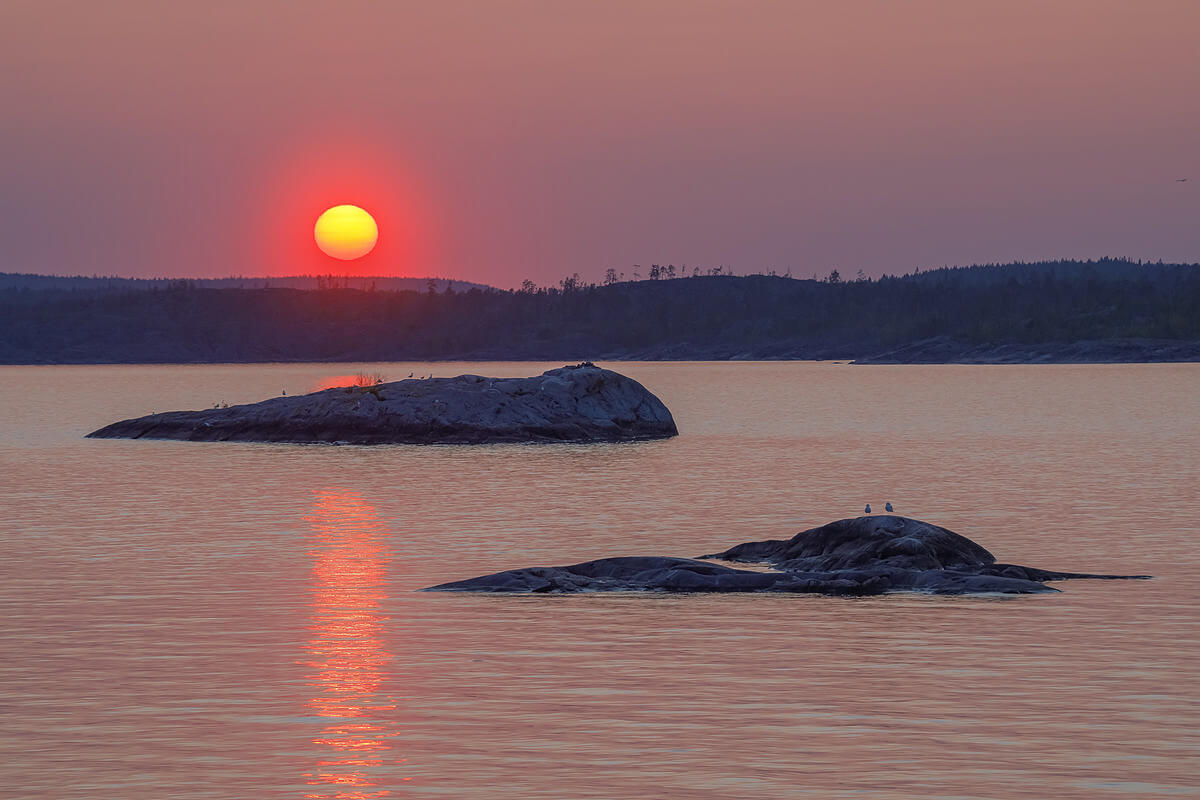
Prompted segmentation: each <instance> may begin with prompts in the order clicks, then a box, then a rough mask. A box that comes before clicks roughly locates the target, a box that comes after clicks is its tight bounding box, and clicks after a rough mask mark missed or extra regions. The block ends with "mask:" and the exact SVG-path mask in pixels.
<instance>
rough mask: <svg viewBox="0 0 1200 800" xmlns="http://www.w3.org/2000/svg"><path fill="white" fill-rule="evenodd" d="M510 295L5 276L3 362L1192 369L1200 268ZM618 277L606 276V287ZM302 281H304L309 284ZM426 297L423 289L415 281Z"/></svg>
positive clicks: (932, 274)
mask: <svg viewBox="0 0 1200 800" xmlns="http://www.w3.org/2000/svg"><path fill="white" fill-rule="evenodd" d="M650 272H651V275H657V276H658V277H656V278H651V279H650V280H638V281H626V282H622V281H619V280H617V279H616V277H614V276H611V275H610V276H608V277H607V278H606V282H605V283H604V284H603V285H596V284H586V283H582V282H581V281H580V280H578V278H577V276H572V277H571V278H565V279H563V280H562V281H560V283H559V286H557V287H537V286H534V285H533V284H532V283H528V282H527V283H528V285H525V286H523V288H522V289H521V290H513V291H504V290H499V289H492V288H488V287H482V288H481V287H478V286H471V287H469V288H467V289H466V290H465V291H463V290H461V288H456V287H455V286H454V285H439V284H438V283H437V282H436V280H428V281H427V282H426V285H425V286H423V287H412V288H407V289H396V288H383V287H380V286H378V285H368V287H367V288H365V289H364V288H356V287H354V286H349V287H347V286H346V285H345V284H344V283H343V282H339V281H329V280H327V279H320V278H304V279H303V280H305V281H315V282H317V287H318V288H295V287H274V286H273V287H271V288H267V287H265V286H264V287H261V288H245V287H235V286H216V287H214V286H206V285H203V284H196V283H194V282H190V281H178V282H175V283H171V284H168V285H166V286H145V285H142V284H139V287H140V288H137V289H129V288H127V287H121V286H117V287H111V288H110V287H108V286H107V285H105V286H102V287H101V286H81V287H71V288H62V287H57V286H55V287H50V288H46V287H42V288H37V287H36V286H30V285H29V283H30V281H33V282H34V283H36V280H35V279H36V276H12V275H9V276H3V275H0V279H5V280H10V281H15V282H16V283H15V284H13V285H8V286H5V285H4V280H0V363H4V364H155V363H158V364H220V363H250V364H263V363H297V362H325V363H344V362H395V361H516V360H521V361H549V362H553V361H558V362H560V363H568V362H579V361H731V360H734V361H750V360H755V361H835V360H836V361H853V362H855V363H857V364H1049V363H1061V364H1110V363H1161V362H1196V361H1200V264H1146V263H1140V262H1133V261H1129V260H1124V259H1104V260H1101V261H1095V262H1090V261H1088V262H1081V261H1059V262H1043V263H1038V264H1008V265H994V266H979V267H969V268H962V269H942V270H932V271H929V272H914V273H912V274H910V275H904V276H901V277H891V276H884V277H882V278H878V279H868V278H865V277H864V278H859V279H855V280H851V281H847V280H844V279H842V278H841V277H840V276H839V275H838V274H837V271H836V270H834V271H832V272H831V273H830V275H829V276H828V277H827V278H825V279H822V280H807V279H795V278H791V277H788V276H779V275H744V276H735V275H728V274H723V273H717V272H716V271H715V270H714V271H713V272H712V273H710V274H707V275H704V274H693V275H689V276H687V277H671V276H672V275H678V271H676V270H675V269H674V268H673V267H672V266H670V265H668V267H667V269H666V272H665V274H666V275H667V277H665V278H664V277H662V276H663V274H664V271H663V269H662V268H661V267H660V266H658V265H652V267H651V271H650ZM609 278H611V280H609ZM306 285H307V284H306ZM418 288H420V290H419V291H417V290H416V289H418Z"/></svg>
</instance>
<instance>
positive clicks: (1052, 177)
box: [0, 0, 1200, 286]
mask: <svg viewBox="0 0 1200 800" xmlns="http://www.w3.org/2000/svg"><path fill="white" fill-rule="evenodd" d="M0 103H2V105H3V116H2V118H0V119H2V120H3V124H2V125H0V154H2V155H0V204H2V206H0V243H2V248H0V257H2V261H0V271H6V272H43V273H54V274H88V275H90V274H93V273H95V274H116V275H129V276H151V275H159V276H197V277H200V276H224V275H231V274H243V275H260V274H264V275H271V274H295V273H313V272H329V271H333V272H339V271H345V269H346V265H345V264H344V263H343V262H335V261H333V260H332V259H330V258H328V257H327V256H323V255H322V254H321V253H320V252H319V251H318V250H317V249H316V247H315V245H314V244H313V241H312V235H311V231H312V224H313V222H314V221H315V219H316V216H317V214H319V213H320V211H322V210H323V209H324V208H326V207H328V206H331V205H336V204H339V203H356V204H358V205H362V206H364V207H366V208H368V209H369V210H371V211H372V212H373V213H375V215H376V217H377V218H378V221H379V225H380V244H379V247H378V248H377V250H376V251H375V252H374V253H373V254H372V255H370V256H368V257H367V258H366V259H364V260H362V261H359V262H353V264H352V271H353V272H356V273H371V274H392V275H419V276H423V275H427V274H438V275H443V276H453V277H458V278H463V279H466V280H475V281H482V282H487V283H492V284H496V285H501V286H511V285H514V284H519V283H520V281H521V280H522V279H524V278H530V279H532V280H534V281H536V282H538V283H549V282H554V281H556V280H557V279H558V278H560V277H562V276H563V275H566V274H570V273H573V272H579V273H581V275H583V276H584V277H585V278H587V279H590V280H598V279H599V278H600V277H601V274H602V273H603V270H604V269H605V268H606V267H614V268H616V269H618V270H620V271H625V272H627V273H629V272H632V268H631V266H630V265H632V264H642V265H649V264H651V263H655V262H658V263H663V264H666V263H668V262H670V263H674V264H676V265H679V264H684V263H686V264H688V265H689V266H705V267H708V266H713V265H717V264H727V265H731V266H732V267H733V268H734V269H735V270H736V271H738V272H749V271H758V270H760V269H772V268H773V269H777V270H778V271H780V272H783V271H784V270H786V269H789V268H790V269H791V270H792V272H793V274H796V275H800V276H805V277H807V276H809V275H811V274H812V273H819V274H821V275H824V274H826V273H827V272H828V271H829V269H830V268H832V267H837V268H838V269H840V270H841V271H842V272H843V274H853V273H854V272H855V271H856V270H858V269H862V270H863V271H865V272H866V273H867V274H870V275H879V274H881V273H884V272H892V273H900V272H907V271H911V270H912V268H914V267H922V268H925V267H934V266H941V265H944V264H968V263H975V262H995V261H1010V260H1014V259H1026V260H1031V259H1041V258H1060V257H1076V258H1087V257H1098V256H1103V255H1118V256H1121V255H1123V256H1130V257H1133V258H1145V259H1155V260H1156V259H1160V258H1161V259H1163V260H1167V261H1200V2H1197V1H1196V0H1180V1H1179V2H1165V1H1160V0H1137V1H1136V2H1135V1H1134V0H1129V1H1128V2H1106V1H1105V0H1040V2H1016V1H1014V0H1003V1H1002V2H990V0H970V1H969V2H964V1H963V0H947V1H945V2H942V1H941V0H938V1H937V2H934V1H933V0H924V1H920V0H912V1H910V2H900V1H899V0H896V2H856V1H854V0H837V1H836V2H834V0H827V1H826V2H819V3H806V2H800V1H799V0H792V1H791V2H752V1H751V0H742V1H741V2H705V0H662V1H661V2H651V1H646V2H612V1H611V0H610V1H609V2H594V3H583V2H572V1H571V0H551V1H548V2H519V1H517V0H513V1H510V2H472V3H460V2H453V1H452V0H437V2H411V3H409V2H398V1H397V2H350V1H348V0H340V2H329V3H323V2H310V1H308V0H292V1H291V2H279V3H275V2H197V3H163V2H124V1H122V0H105V2H95V3H88V2H66V3H62V2H52V1H51V0H5V2H4V3H3V8H2V9H0ZM1184 177H1187V178H1190V180H1189V181H1188V182H1186V183H1181V182H1178V181H1177V179H1179V178H1184ZM643 272H644V270H643Z"/></svg>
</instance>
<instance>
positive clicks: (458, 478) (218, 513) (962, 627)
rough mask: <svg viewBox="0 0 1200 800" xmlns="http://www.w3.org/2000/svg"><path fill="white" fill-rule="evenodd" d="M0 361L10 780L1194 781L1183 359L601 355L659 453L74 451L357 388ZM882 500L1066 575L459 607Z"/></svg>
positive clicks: (86, 783)
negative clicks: (665, 434) (647, 400)
mask: <svg viewBox="0 0 1200 800" xmlns="http://www.w3.org/2000/svg"><path fill="white" fill-rule="evenodd" d="M557 366H561V364H558V363H554V364H541V363H538V364H530V363H485V364H471V363H453V364H271V365H203V366H61V367H12V366H8V367H0V489H2V494H0V496H2V498H3V501H2V502H3V503H4V511H5V513H4V514H3V515H2V521H0V544H2V545H3V548H4V552H5V553H7V557H6V558H5V559H4V560H3V562H2V563H0V604H2V613H3V620H4V624H3V628H2V630H0V656H2V658H0V709H2V710H3V722H4V724H3V726H2V728H0V742H2V743H3V744H2V747H0V794H5V795H8V796H13V797H21V798H26V799H28V798H55V800H72V799H74V798H81V799H82V798H101V797H107V798H167V797H171V798H174V797H181V798H185V797H186V798H249V797H254V798H354V799H357V800H365V799H366V798H382V797H388V798H398V797H416V798H424V797H429V798H435V797H446V798H476V797H479V798H484V797H489V798H490V797H494V796H512V797H520V798H539V799H541V798H544V799H545V800H564V798H596V799H597V800H601V799H604V800H611V799H614V798H660V797H662V798H667V797H671V798H705V799H707V798H712V799H713V800H716V799H717V798H722V799H724V798H763V799H764V800H766V799H767V798H770V799H771V800H775V799H776V798H806V797H811V798H822V799H824V800H829V799H835V800H840V799H841V798H863V797H869V798H914V799H916V798H922V799H924V798H946V799H947V800H948V799H949V798H954V799H955V800H962V799H964V798H1011V797H1054V798H1088V799H1089V800H1094V798H1158V797H1164V798H1165V797H1200V692H1198V690H1200V677H1198V670H1197V663H1200V649H1198V648H1197V642H1198V641H1200V580H1198V578H1197V572H1198V568H1200V530H1197V524H1196V521H1195V520H1196V514H1197V505H1200V491H1198V490H1197V487H1198V486H1200V364H1147V365H1112V366H1105V365H1087V366H1079V365H1062V366H1055V365H1036V366H953V365H949V366H870V367H868V366H851V365H845V364H834V363H794V362H793V363H789V362H760V363H613V364H604V366H608V367H610V368H615V369H617V370H618V371H621V372H624V373H625V374H628V375H630V376H632V377H634V378H636V379H637V380H639V381H641V382H642V383H644V384H645V385H646V387H647V388H649V389H650V390H651V391H653V392H654V393H656V394H657V395H658V396H659V397H660V398H662V400H663V401H664V402H665V403H666V404H667V406H668V407H669V408H671V410H672V412H673V413H674V415H675V419H676V422H677V423H678V425H679V430H680V436H679V437H677V438H674V439H670V440H665V441H656V442H643V443H632V444H604V445H540V446H530V445H496V446H475V447H469V446H443V447H419V446H380V447H334V446H297V445H270V444H230V443H190V442H160V441H120V440H90V439H84V438H83V436H84V434H86V433H87V432H89V431H91V430H93V429H95V428H98V427H100V426H102V425H104V424H107V423H109V422H112V421H115V420H118V419H122V418H125V417H132V416H138V415H142V414H147V413H150V412H153V411H166V410H174V409H189V408H205V407H211V406H212V405H214V404H216V403H230V404H235V403H244V402H252V401H256V400H260V399H264V398H266V397H270V396H274V395H278V394H279V393H280V392H281V391H287V393H288V394H298V393H302V392H305V391H311V390H313V389H316V388H318V387H319V386H321V385H328V383H329V382H330V381H331V380H336V379H337V376H340V375H347V374H349V375H352V374H354V373H356V372H358V371H360V370H363V371H367V372H381V373H383V374H384V375H385V376H387V377H388V378H389V379H399V378H402V377H406V376H407V375H408V374H409V373H410V372H416V373H417V374H418V375H420V374H426V373H428V372H430V371H432V372H433V374H435V375H437V376H439V377H448V376H452V375H457V374H461V373H478V374H486V375H501V376H516V375H531V374H537V373H539V372H541V371H542V370H545V369H549V368H552V367H557ZM885 501H891V502H893V503H894V504H895V506H896V512H897V513H899V514H904V515H907V516H912V517H916V518H919V519H924V520H927V521H929V522H933V523H936V524H939V525H943V526H945V527H948V528H950V529H952V530H955V531H957V532H959V533H962V534H964V535H966V536H968V537H970V538H972V539H974V540H975V541H977V542H979V543H980V544H982V545H983V546H985V547H987V548H988V549H989V550H991V551H992V552H993V553H994V554H996V556H997V558H998V559H999V560H1001V561H1007V562H1012V563H1018V564H1027V565H1031V566H1035V567H1041V568H1047V569H1056V570H1066V571H1087V572H1110V573H1131V572H1132V573H1149V574H1153V575H1154V576H1155V579H1154V580H1152V581H1068V582H1063V583H1056V584H1052V585H1053V586H1056V587H1057V588H1060V589H1061V590H1062V593H1061V594H1052V595H1029V596H1009V597H990V596H989V597H935V596H918V595H885V596H880V597H866V598H831V597H820V596H807V595H798V596H783V595H741V596H731V595H722V596H699V595H633V594H620V595H603V594H594V595H574V596H557V597H555V596H475V595H454V594H442V593H418V592H416V591H415V590H416V589H419V588H421V587H425V586H430V585H433V584H437V583H442V582H445V581H451V580H457V579H461V578H467V577H471V576H474V575H479V574H483V573H488V572H494V571H497V570H500V569H509V568H515V567H522V566H533V565H552V564H570V563H575V562H578V561H584V560H588V559H592V558H599V557H604V556H612V555H634V554H651V555H680V556H694V555H697V554H700V553H707V552H714V551H717V550H722V549H725V548H726V547H729V546H731V545H733V544H736V543H739V542H743V541H747V540H752V539H766V538H785V537H788V536H791V535H793V534H794V533H796V532H797V531H799V530H802V529H804V528H807V527H814V526H816V525H820V524H823V523H825V522H829V521H832V520H834V519H839V518H843V517H849V516H856V515H858V514H861V513H862V510H863V506H864V504H865V503H867V502H870V503H871V504H872V506H873V507H874V508H875V509H876V510H877V511H878V510H882V507H883V504H884V502H885Z"/></svg>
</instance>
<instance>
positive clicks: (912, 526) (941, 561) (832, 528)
mask: <svg viewBox="0 0 1200 800" xmlns="http://www.w3.org/2000/svg"><path fill="white" fill-rule="evenodd" d="M701 558H705V559H720V560H724V561H740V562H753V563H758V564H769V565H771V566H772V567H774V568H775V569H776V570H777V571H774V572H757V571H751V570H743V569H735V568H732V567H728V566H724V565H722V564H714V563H712V562H710V561H699V560H696V559H690V558H670V557H662V556H644V557H625V558H602V559H599V560H597V561H587V562H584V563H582V564H573V565H571V566H567V567H532V568H528V569H517V570H509V571H507V572H497V573H495V574H493V575H484V576H482V577H479V578H471V579H469V580H465V581H458V582H455V583H445V584H442V585H440V586H433V587H431V588H430V589H428V590H427V591H458V592H585V591H592V592H597V591H599V592H604V591H657V592H791V593H800V592H808V593H820V594H836V595H870V594H883V593H884V592H901V591H908V592H926V593H932V594H973V593H995V592H1000V593H1005V594H1028V593H1035V592H1055V591H1057V589H1052V588H1050V587H1048V586H1044V585H1043V583H1042V582H1043V581H1056V580H1065V579H1067V578H1138V577H1146V576H1142V575H1088V574H1082V573H1072V572H1051V571H1048V570H1040V569H1035V568H1033V567H1021V566H1017V565H1015V564H997V563H996V559H995V557H994V556H993V555H992V554H991V553H989V552H988V551H987V550H985V549H984V548H982V547H980V546H979V545H978V544H976V543H975V542H972V541H971V540H970V539H968V538H966V537H965V536H960V535H959V534H957V533H954V532H953V531H949V530H946V529H945V528H940V527H938V526H937V525H930V524H929V523H927V522H921V521H920V520H916V519H909V518H907V517H897V516H871V517H858V518H856V519H843V520H838V521H837V522H831V523H829V524H828V525H822V526H821V527H819V528H813V529H811V530H807V531H803V532H801V533H798V534H796V535H795V536H793V537H792V538H791V539H780V540H771V541H765V542H746V543H744V544H739V545H737V546H735V547H731V548H730V549H728V550H726V551H724V552H722V553H716V554H714V555H709V556H701Z"/></svg>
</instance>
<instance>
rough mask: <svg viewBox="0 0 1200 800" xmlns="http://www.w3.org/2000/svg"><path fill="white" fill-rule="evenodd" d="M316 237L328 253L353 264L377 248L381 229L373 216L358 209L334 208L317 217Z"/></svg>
mask: <svg viewBox="0 0 1200 800" xmlns="http://www.w3.org/2000/svg"><path fill="white" fill-rule="evenodd" d="M313 238H314V239H316V241H317V247H319V248H321V250H322V251H323V252H325V253H326V254H328V255H331V256H333V257H334V258H339V259H341V260H342V261H351V260H353V259H356V258H361V257H363V256H365V255H366V254H367V253H369V252H371V251H372V250H373V249H374V248H375V242H376V241H377V240H378V239H379V226H378V225H376V224H375V218H374V217H372V216H371V215H370V214H368V213H367V212H366V211H364V210H363V209H361V208H359V207H358V206H352V205H341V206H334V207H333V208H330V209H327V210H326V211H325V213H323V214H322V215H321V216H319V217H317V224H316V225H315V226H313Z"/></svg>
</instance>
